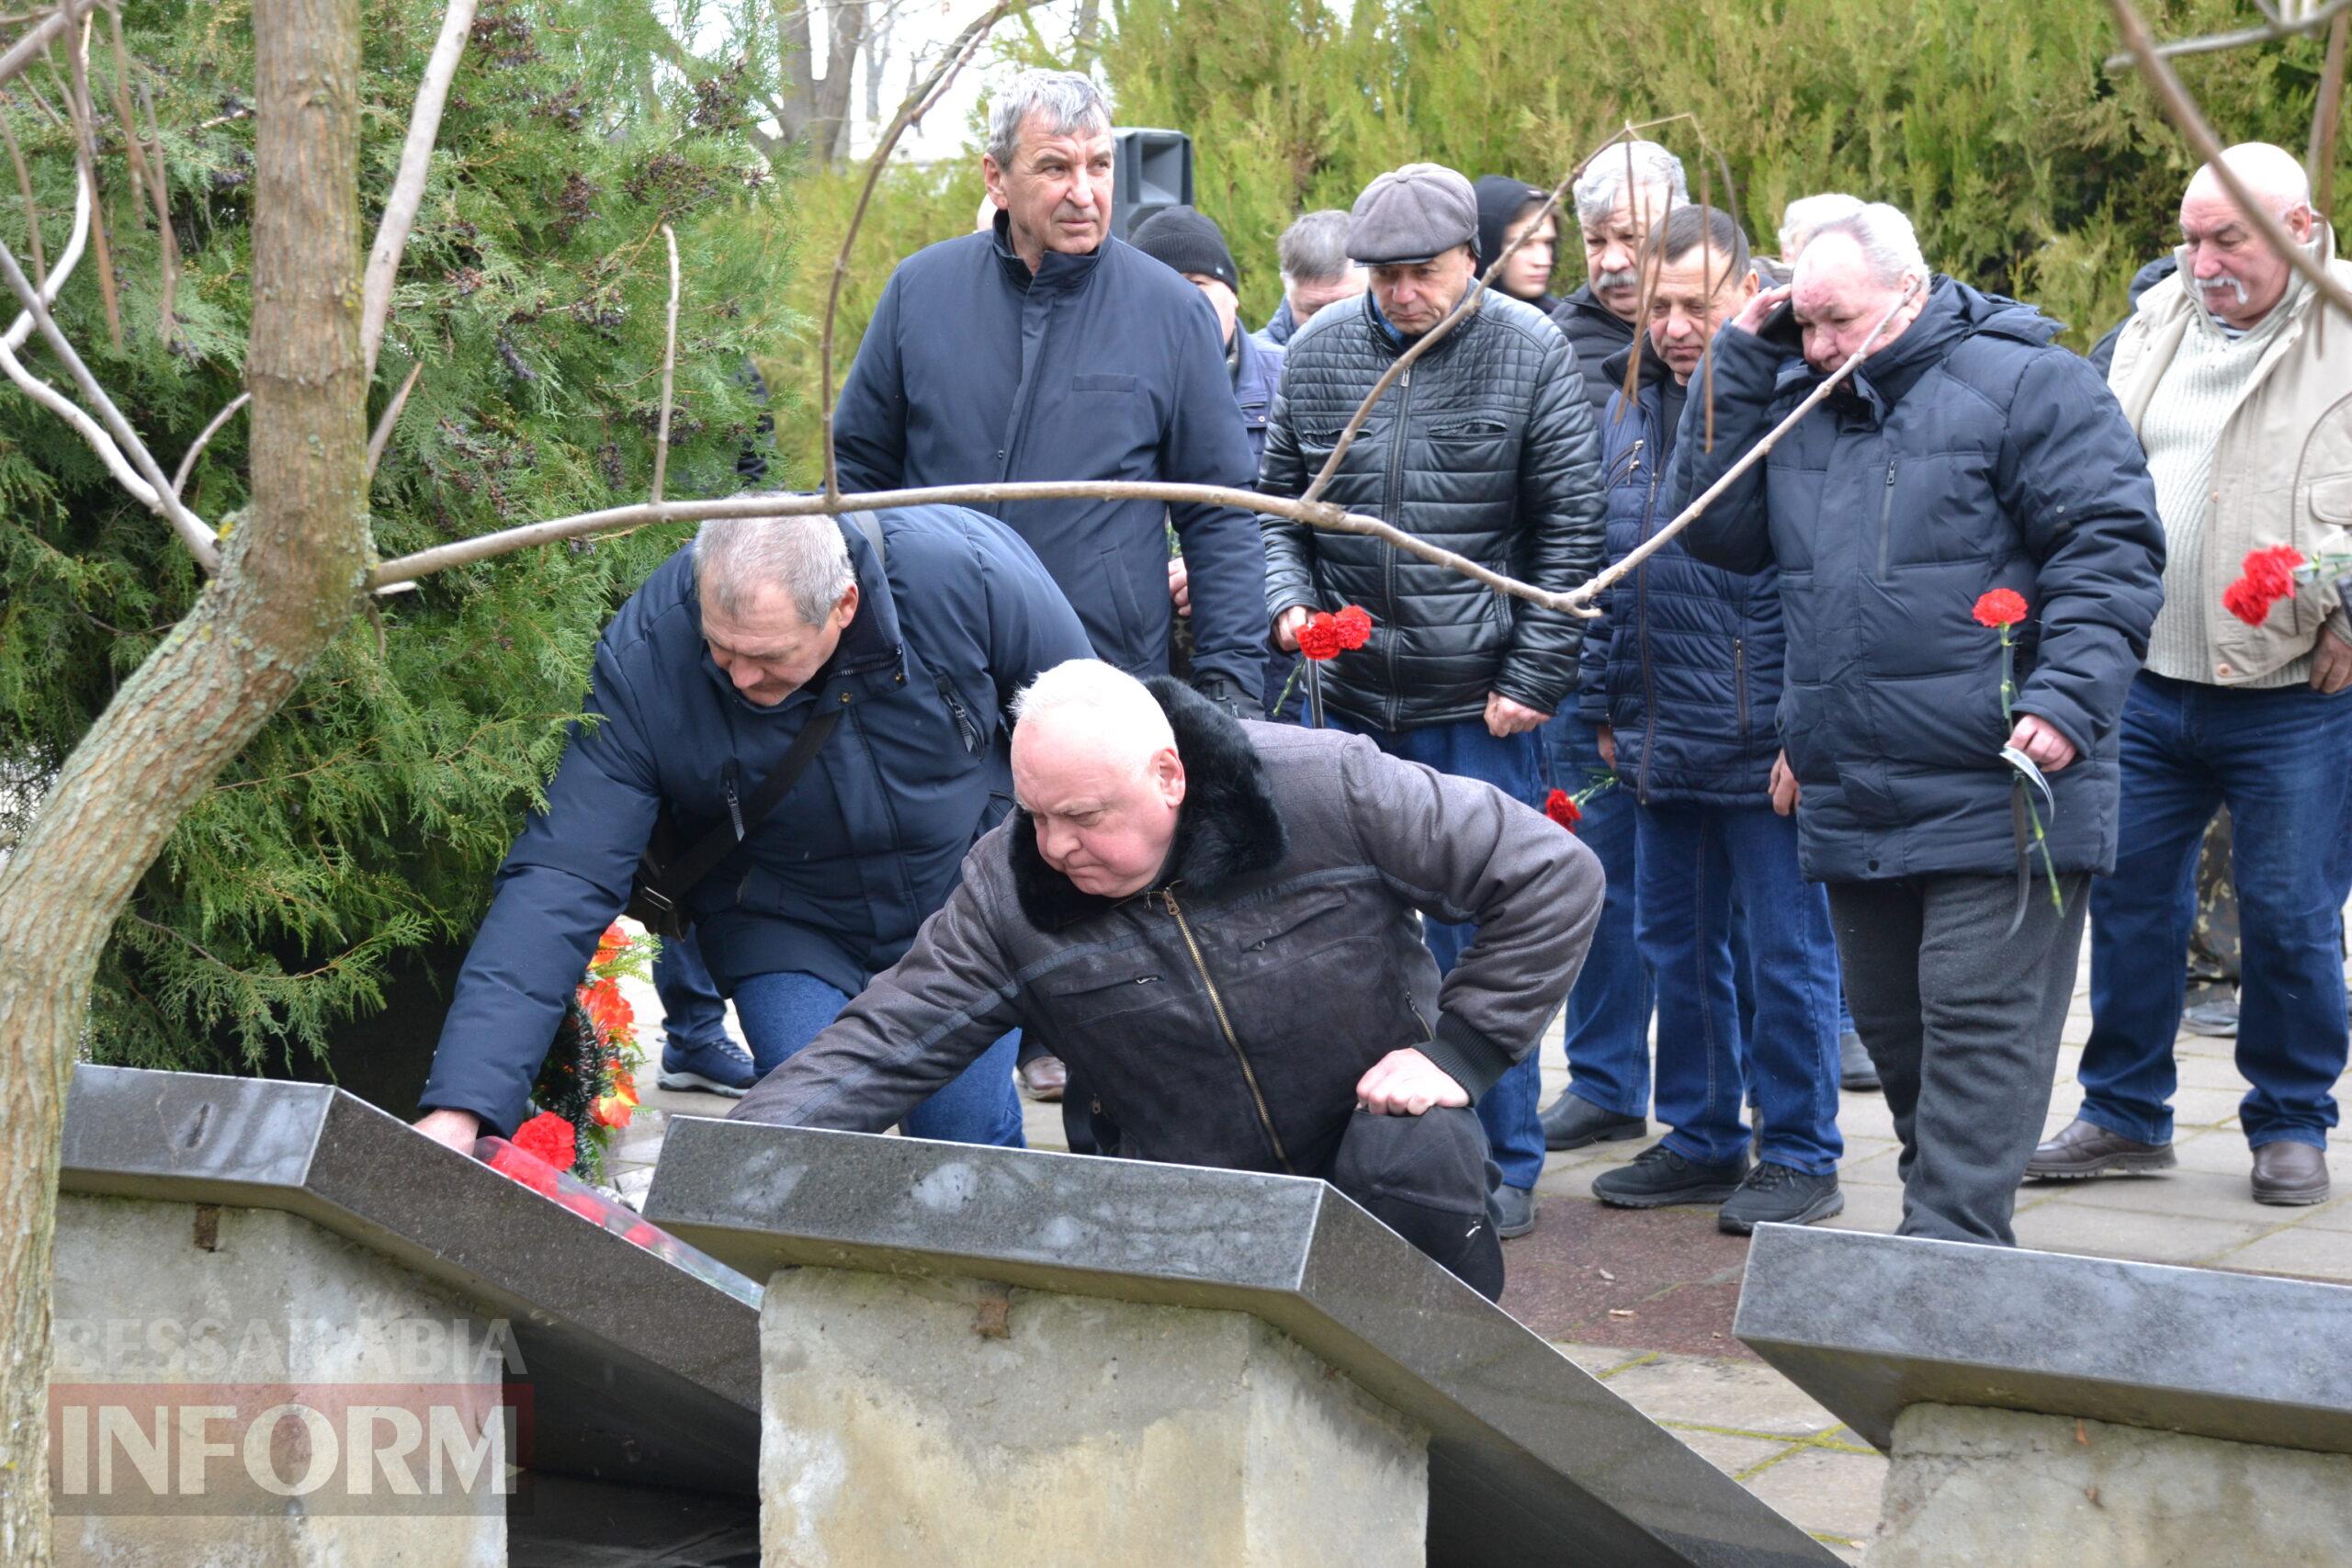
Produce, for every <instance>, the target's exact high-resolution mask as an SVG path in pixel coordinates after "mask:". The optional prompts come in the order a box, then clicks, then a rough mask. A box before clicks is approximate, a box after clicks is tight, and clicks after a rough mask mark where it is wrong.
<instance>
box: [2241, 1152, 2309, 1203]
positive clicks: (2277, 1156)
mask: <svg viewBox="0 0 2352 1568" xmlns="http://www.w3.org/2000/svg"><path fill="white" fill-rule="evenodd" d="M2254 1201H2256V1202H2257V1203H2324V1202H2326V1201H2327V1152H2326V1151H2325V1150H2324V1149H2315V1148H2313V1147H2312V1146H2311V1145H2309V1144H2290V1143H2287V1142H2285V1141H2283V1140H2282V1141H2280V1142H2278V1143H2275V1144H2265V1145H2262V1146H2261V1147H2260V1148H2258V1149H2256V1150H2255V1151H2254Z"/></svg>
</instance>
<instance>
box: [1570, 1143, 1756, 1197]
mask: <svg viewBox="0 0 2352 1568" xmlns="http://www.w3.org/2000/svg"><path fill="white" fill-rule="evenodd" d="M1746 1176H1747V1157H1746V1156H1741V1157H1740V1158H1738V1159H1735V1160H1732V1161H1730V1162H1729V1163H1727V1164H1724V1165H1699V1164H1695V1163H1694V1162H1692V1161H1691V1160H1687V1159H1684V1158H1683V1157H1682V1156H1680V1155H1679V1154H1676V1153H1675V1152H1674V1151H1673V1150H1672V1149H1669V1148H1668V1147H1667V1146H1666V1145H1664V1144H1652V1145H1650V1146H1649V1147H1648V1148H1645V1149H1644V1150H1643V1151H1642V1152H1641V1153H1640V1154H1637V1155H1635V1156H1634V1163H1633V1164H1631V1165H1625V1166H1620V1167H1618V1168H1616V1169H1615V1170H1612V1171H1609V1172H1606V1173H1605V1174H1603V1175H1601V1176H1599V1177H1596V1178H1594V1179H1593V1183H1592V1195H1593V1196H1594V1197H1596V1198H1598V1199H1600V1201H1602V1202H1604V1203H1612V1204H1614V1205H1616V1206H1617V1207H1618V1208H1620V1209H1663V1208H1665V1207H1666V1206H1667V1205H1668V1204H1669V1203H1720V1202H1722V1201H1724V1199H1726V1198H1728V1197H1730V1196H1731V1195H1732V1194H1733V1193H1735V1192H1736V1191H1738V1190H1739V1184H1740V1181H1741V1179H1743V1178H1745V1177H1746Z"/></svg>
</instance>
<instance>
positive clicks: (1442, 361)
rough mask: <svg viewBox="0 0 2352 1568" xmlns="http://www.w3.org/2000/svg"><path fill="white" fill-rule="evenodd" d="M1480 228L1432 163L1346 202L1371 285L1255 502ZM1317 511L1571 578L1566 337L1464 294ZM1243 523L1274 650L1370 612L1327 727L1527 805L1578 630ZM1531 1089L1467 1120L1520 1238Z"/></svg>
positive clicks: (1388, 346)
mask: <svg viewBox="0 0 2352 1568" xmlns="http://www.w3.org/2000/svg"><path fill="white" fill-rule="evenodd" d="M1477 232H1478V208H1477V198H1476V196H1475V194H1474V193H1473V192H1472V190H1471V188H1470V182H1469V181H1467V180H1465V179H1464V178H1463V177H1462V176H1461V175H1458V174H1456V173H1454V172H1453V170H1451V169H1447V168H1442V167H1440V166H1438V165H1437V164H1408V165H1407V166H1405V167H1404V168H1401V169H1398V170H1396V171H1395V172H1393V173H1390V174H1386V175H1381V176H1380V177H1379V178H1378V179H1375V180H1374V181H1373V182H1372V184H1371V185H1370V186H1366V187H1365V189H1364V193H1363V196H1361V197H1358V198H1357V200H1356V204H1355V208H1354V210H1353V212H1352V214H1351V226H1350V230H1349V235H1348V251H1349V254H1351V255H1352V256H1354V257H1355V258H1356V259H1357V260H1359V261H1361V262H1363V264H1364V265H1366V266H1367V267H1369V268H1370V269H1371V270H1372V288H1371V289H1370V290H1369V291H1368V292H1367V293H1366V295H1365V296H1364V299H1363V301H1362V302H1361V303H1360V304H1357V305H1352V306H1347V307H1340V308H1334V309H1332V310H1327V311H1324V312H1322V313H1320V314H1318V315H1317V317H1316V318H1315V319H1314V320H1313V321H1309V322H1308V323H1307V324H1306V327H1305V328H1304V329H1302V330H1301V331H1300V333H1298V335H1297V336H1296V337H1294V338H1293V339H1291V341H1290V347H1289V355H1288V357H1287V358H1286V359H1285V360H1284V362H1283V388H1282V394H1281V396H1280V397H1278V398H1277V399H1276V400H1275V402H1274V414H1273V418H1272V421H1271V422H1270V423H1269V427H1268V430H1267V438H1266V457H1265V463H1264V467H1263V470H1262V472H1261V480H1260V482H1261V487H1262V488H1263V489H1265V490H1266V491H1269V492H1270V493H1272V494H1275V495H1291V496H1295V495H1298V494H1300V493H1302V492H1303V491H1305V490H1306V487H1307V485H1308V484H1309V482H1311V480H1312V479H1313V478H1314V476H1315V475H1316V473H1317V471H1318V470H1319V469H1320V468H1322V467H1323V465H1324V463H1325V461H1326V460H1327V459H1328V458H1329V456H1330V454H1331V452H1332V450H1333V448H1334V446H1336V444H1337V442H1338V439H1339V435H1340V431H1341V429H1342V428H1343V427H1344V426H1345V425H1346V423H1347V422H1348V419H1349V416H1350V415H1351V413H1353V412H1354V411H1355V409H1356V408H1357V406H1358V405H1359V404H1360V403H1361V402H1362V401H1363V398H1364V397H1365V395H1366V394H1367V393H1369V392H1370V391H1371V390H1372V389H1373V386H1374V383H1375V382H1377V381H1378V380H1379V378H1380V377H1381V375H1382V374H1383V373H1384V372H1385V371H1386V370H1387V369H1388V367H1390V365H1391V364H1393V363H1394V362H1395V361H1396V359H1397V357H1398V356H1399V355H1402V354H1403V353H1405V352H1406V350H1407V349H1408V347H1409V346H1410V345H1411V344H1413V343H1415V342H1416V341H1418V340H1419V338H1420V337H1421V336H1422V335H1423V334H1425V333H1428V332H1429V331H1430V329H1431V328H1433V327H1435V326H1436V325H1437V323H1438V322H1439V321H1442V319H1443V318H1444V317H1445V315H1446V313H1447V312H1448V311H1450V310H1453V308H1454V306H1455V304H1456V303H1457V302H1459V301H1460V300H1461V299H1462V298H1463V296H1464V293H1465V291H1467V290H1468V289H1470V288H1473V287H1474V286H1475V285H1476V276H1475V265H1476V263H1475V254H1476V241H1477ZM1324 499H1326V500H1329V501H1331V502H1337V503H1339V504H1340V505H1342V506H1344V507H1346V508H1347V509H1348V510H1349V511H1351V512H1356V513H1369V514H1370V515H1372V516H1374V517H1379V518H1382V519H1384V520H1385V521H1387V522H1389V523H1393V524H1395V525H1397V526H1398V527H1400V528H1403V529H1406V530H1408V531H1409V532H1411V533H1413V534H1416V535H1418V536H1420V537H1422V538H1424V539H1427V540H1429V541H1430V543H1432V544H1436V545H1440V546H1442V547H1445V548H1447V549H1449V550H1452V551H1453V552H1455V553H1456V554H1459V555H1462V556H1464V557H1467V558H1470V559H1472V560H1475V561H1479V562H1482V563H1484V564H1485V565H1487V566H1488V567H1490V568H1492V569H1494V570H1497V571H1499V572H1504V573H1508V574H1510V575H1511V576H1513V577H1517V578H1520V579H1521V580H1523V581H1531V582H1533V583H1535V584H1537V585H1539V586H1541V587H1544V588H1550V589H1555V590H1566V589H1570V588H1573V587H1576V586H1577V584H1579V583H1581V582H1583V581H1585V580H1586V579H1587V578H1589V577H1590V576H1591V575H1592V573H1593V571H1594V570H1595V569H1596V568H1597V567H1598V566H1599V564H1600V558H1601V490H1600V443H1599V440H1598V438H1597V436H1596V434H1595V432H1594V425H1593V420H1592V411H1591V406H1590V404H1589V402H1588V401H1587V400H1586V397H1585V390H1584V387H1583V384H1582V382H1581V381H1580V380H1579V379H1578V378H1577V370H1576V359H1575V355H1573V354H1572V353H1571V352H1570V350H1569V348H1568V344H1567V340H1566V339H1565V338H1563V337H1562V336H1561V335H1560V331H1559V329H1558V328H1557V327H1555V326H1554V325H1553V324H1552V323H1551V322H1550V321H1547V320H1546V319H1545V318H1544V314H1543V312H1541V311H1539V310H1535V309H1533V308H1532V307H1531V306H1528V305H1525V304H1522V303H1521V302H1520V301H1519V300H1516V299H1509V298H1507V297H1505V296H1503V295H1501V294H1498V293H1495V292H1492V291H1485V290H1482V291H1481V293H1480V295H1479V298H1478V299H1476V302H1475V305H1474V309H1473V310H1472V311H1471V313H1470V314H1469V315H1468V316H1467V317H1466V318H1465V319H1464V321H1462V322H1461V323H1460V324H1459V325H1457V326H1456V327H1455V328H1454V329H1453V331H1452V332H1450V333H1447V334H1446V335H1445V336H1444V337H1443V338H1442V339H1440V340H1438V341H1437V342H1436V343H1434V344H1431V345H1430V349H1429V351H1428V352H1427V353H1426V354H1424V355H1422V356H1421V357H1420V358H1419V359H1418V360H1416V361H1415V362H1414V363H1413V365H1412V366H1410V367H1408V371H1407V373H1406V374H1405V375H1404V376H1402V377H1400V378H1398V380H1397V382H1396V384H1395V385H1394V386H1393V387H1392V388H1391V389H1390V390H1388V391H1387V392H1385V393H1384V394H1383V395H1382V398H1381V400H1380V402H1379V404H1378V405H1377V406H1376V407H1375V408H1374V412H1373V415H1372V417H1371V418H1370V420H1368V421H1367V422H1366V423H1365V425H1364V428H1363V433H1362V434H1360V435H1359V436H1358V437H1357V439H1356V440H1355V442H1354V443H1353V444H1352V445H1351V446H1349V448H1348V450H1347V452H1346V453H1345V455H1344V456H1343V457H1342V458H1341V459H1340V466H1339V468H1338V470H1337V471H1336V472H1335V473H1334V475H1333V476H1332V479H1331V483H1330V486H1329V489H1328V490H1326V491H1324ZM1259 524H1260V525H1261V527H1262V528H1263V529H1264V530H1265V536H1266V569H1267V570H1266V608H1267V612H1268V614H1269V615H1271V616H1272V618H1273V623H1274V636H1275V640H1276V642H1277V644H1278V645H1279V646H1281V647H1282V648H1283V649H1295V648H1296V647H1297V646H1298V629H1299V627H1300V626H1302V625H1303V624H1305V622H1306V618H1307V616H1308V615H1309V613H1310V612H1313V611H1336V610H1338V609H1340V608H1341V607H1342V606H1345V605H1349V604H1357V605H1361V606H1363V609H1365V610H1366V611H1368V612H1370V614H1371V616H1372V620H1373V624H1374V631H1373V633H1372V637H1371V640H1370V641H1369V642H1368V643H1366V644H1364V645H1363V647H1361V648H1358V649H1351V650H1350V651H1347V652H1343V653H1341V654H1340V655H1339V656H1338V657H1337V658H1335V659H1333V660H1330V661H1329V663H1328V664H1327V665H1325V667H1324V668H1323V670H1322V671H1321V672H1320V683H1321V686H1322V690H1323V695H1324V701H1325V704H1326V705H1327V716H1328V718H1329V721H1330V722H1332V723H1333V724H1335V725H1337V726H1338V727H1340V728H1345V729H1349V730H1352V731H1354V732H1355V733H1357V734H1360V735H1363V736H1365V737H1368V738H1369V739H1372V740H1373V742H1374V744H1376V745H1378V746H1379V747H1380V748H1381V749H1382V750H1385V751H1387V752H1389V753H1391V754H1393V755H1396V756H1399V757H1404V758H1407V759H1408V760H1410V761H1417V762H1423V763H1426V764H1428V765H1429V766H1430V767H1433V768H1436V769H1438V770H1439V771H1440V772H1442V773H1458V774H1461V775H1463V776H1464V777H1468V778H1475V779H1482V780H1484V781H1485V782H1487V783H1488V784H1493V785H1495V786H1496V787H1498V788H1499V789H1501V790H1502V791H1503V792H1504V793H1505V794H1507V795H1511V796H1512V797H1514V798H1516V799H1519V800H1523V801H1527V802H1528V803H1530V804H1531V805H1532V804H1534V803H1535V802H1536V801H1537V799H1538V798H1539V797H1540V794H1541V790H1542V784H1541V782H1540V765H1539V761H1538V750H1537V739H1536V730H1537V728H1538V727H1540V726H1541V725H1542V724H1543V723H1544V720H1545V719H1546V718H1548V717H1550V716H1551V715H1552V714H1553V713H1554V712H1555V710H1556V709H1558V708H1559V707H1560V706H1561V705H1563V704H1566V703H1567V702H1569V701H1571V700H1572V692H1573V689H1574V687H1575V684H1576V680H1577V649H1578V643H1579V641H1580V639H1581V635H1582V634H1581V631H1580V624H1579V623H1578V622H1577V619H1576V618H1575V617H1574V616H1572V615H1567V614H1566V613H1564V612H1561V611H1557V610H1544V609H1539V608H1537V607H1535V606H1534V605H1532V604H1528V603H1526V602H1525V601H1523V600H1518V599H1510V598H1506V597H1503V596H1502V595H1499V594H1498V593H1496V592H1493V591H1492V590H1489V589H1487V588H1485V587H1482V586H1481V585H1479V584H1478V583H1477V582H1476V581H1473V580H1472V579H1470V578H1468V577H1465V576H1464V575H1463V574H1462V573H1460V572H1458V571H1455V570H1453V569H1451V568H1449V567H1443V566H1439V565H1436V564H1433V563H1431V562H1429V561H1425V560H1423V559H1421V558H1419V557H1418V556H1414V555H1410V554H1408V553H1400V552H1399V551H1397V549H1396V548H1395V547H1393V546H1391V545H1388V544H1386V543H1385V542H1383V541H1381V540H1379V539H1376V538H1373V537H1370V536H1364V535H1358V534H1341V533H1329V532H1318V531H1316V530H1313V529H1310V528H1307V527H1306V526H1303V525H1299V524H1296V523H1292V522H1289V521H1286V520H1284V519H1281V518H1276V517H1271V516H1261V518H1260V519H1259ZM1428 934H1429V943H1430V951H1431V952H1432V953H1435V954H1436V957H1437V962H1438V967H1439V969H1440V970H1441V971H1443V970H1446V969H1448V968H1450V967H1451V966H1452V965H1453V962H1454V960H1455V959H1456V957H1457V956H1458V955H1459V954H1460V953H1461V952H1462V950H1463V947H1464V944H1465V943H1466V942H1468V941H1469V940H1470V937H1471V934H1472V933H1471V931H1470V929H1469V928H1467V927H1463V926H1452V925H1447V924H1444V923H1442V922H1439V921H1432V922H1431V923H1430V927H1429V933H1428ZM1537 1093H1538V1083H1537V1075H1536V1069H1535V1066H1534V1064H1533V1063H1532V1061H1530V1062H1528V1063H1526V1064H1525V1065H1523V1066H1521V1067H1520V1068H1518V1069H1516V1070H1515V1071H1514V1072H1513V1073H1512V1074H1511V1075H1510V1077H1508V1078H1506V1080H1505V1081H1504V1082H1503V1083H1502V1084H1501V1085H1498V1088H1497V1089H1496V1091H1495V1092H1494V1093H1492V1094H1489V1095H1488V1096H1487V1098H1486V1099H1485V1100H1483V1101H1482V1102H1481V1104H1480V1108H1479V1111H1480V1119H1481V1120H1482V1121H1483V1122H1485V1123H1486V1126H1487V1134H1488V1136H1489V1137H1490V1138H1491V1139H1492V1140H1493V1142H1494V1144H1495V1145H1496V1157H1497V1160H1498V1164H1499V1165H1500V1166H1501V1168H1502V1181H1503V1189H1502V1190H1501V1191H1500V1192H1499V1193H1498V1201H1499V1202H1500V1204H1501V1209H1502V1216H1503V1217H1502V1227H1503V1234H1504V1235H1519V1234H1522V1233H1524V1232H1525V1231H1527V1230H1529V1229H1532V1227H1533V1225H1534V1214H1535V1201H1534V1191H1533V1189H1534V1185H1535V1179H1536V1177H1537V1176H1539V1175H1540V1174H1541V1173H1542V1171H1543V1166H1544V1135H1543V1129H1542V1127H1541V1126H1540V1125H1539V1124H1538V1122H1537V1121H1536V1099H1537Z"/></svg>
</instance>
